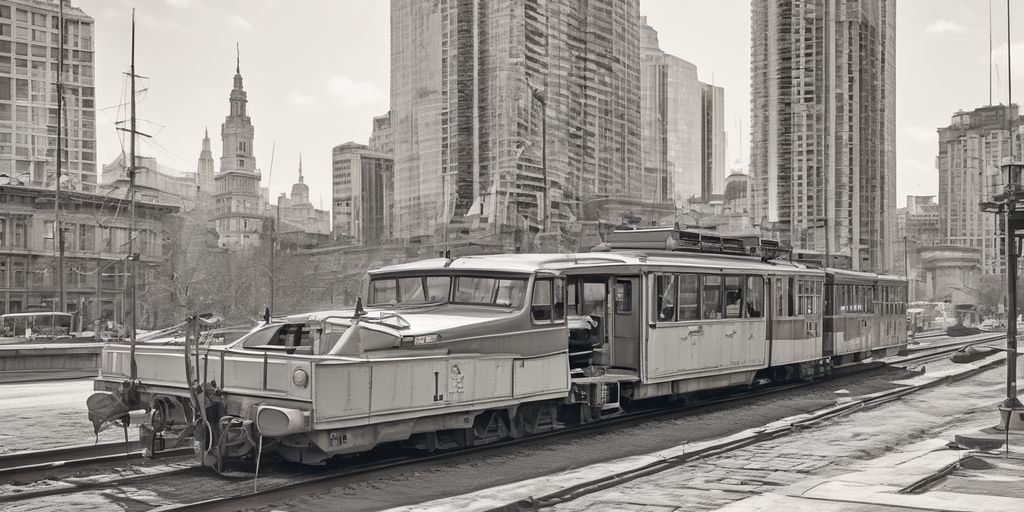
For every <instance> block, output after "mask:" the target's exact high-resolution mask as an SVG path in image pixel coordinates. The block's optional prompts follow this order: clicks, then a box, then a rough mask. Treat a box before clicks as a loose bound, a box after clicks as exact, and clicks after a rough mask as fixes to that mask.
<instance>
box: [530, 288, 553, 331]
mask: <svg viewBox="0 0 1024 512" xmlns="http://www.w3.org/2000/svg"><path fill="white" fill-rule="evenodd" d="M530 314H531V315H533V321H534V322H538V323H549V322H551V280H550V279H538V280H537V281H536V282H534V283H533V300H532V302H531V303H530Z"/></svg>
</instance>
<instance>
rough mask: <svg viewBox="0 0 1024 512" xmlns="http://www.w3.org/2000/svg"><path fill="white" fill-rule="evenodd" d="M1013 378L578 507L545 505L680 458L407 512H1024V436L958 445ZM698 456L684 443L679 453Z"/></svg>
mask: <svg viewBox="0 0 1024 512" xmlns="http://www.w3.org/2000/svg"><path fill="white" fill-rule="evenodd" d="M965 366H969V365H953V364H952V363H948V362H943V363H929V364H928V368H927V371H926V373H925V375H923V376H921V377H919V378H916V379H914V380H919V379H928V378H934V377H935V376H936V375H942V374H947V373H949V372H955V371H959V370H962V369H963V368H964V367H965ZM1004 379H1005V366H1002V365H999V366H996V367H993V368H990V369H988V370H986V371H984V372H982V373H980V374H978V375H975V376H973V377H969V378H967V379H965V380H963V381H958V382H955V383H952V384H948V385H939V386H938V387H934V388H930V389H925V390H922V391H919V392H918V393H915V394H912V395H909V396H907V397H904V398H902V399H900V400H897V401H894V402H891V403H888V404H885V405H881V406H878V407H875V408H872V409H867V410H861V411H857V412H853V413H852V414H849V415H847V416H843V417H839V418H836V419H832V420H829V421H827V422H825V423H821V424H819V425H817V426H814V427H811V428H807V429H805V430H798V431H795V432H793V433H791V434H790V435H788V436H784V437H779V438H775V439H771V440H767V441H763V442H759V443H757V444H752V445H749V446H745V447H743V448H739V449H736V450H732V451H727V452H725V453H722V454H720V455H715V456H710V457H707V458H703V459H699V460H695V461H691V462H686V463H683V464H666V465H665V467H664V468H663V469H659V470H657V471H656V472H648V473H644V474H643V475H642V476H628V477H625V478H621V479H612V484H609V485H608V486H604V487H603V488H601V489H600V490H596V491H594V492H590V493H588V494H583V495H581V496H578V497H577V498H576V499H573V500H571V501H562V502H559V501H557V500H558V499H557V498H556V499H554V500H552V501H547V502H544V501H541V502H534V501H533V499H534V498H538V497H541V496H545V495H550V493H551V492H553V491H552V490H553V489H557V488H562V489H565V488H572V487H573V486H586V485H587V482H588V481H593V480H594V479H595V477H599V476H600V475H601V474H602V473H605V474H614V472H615V471H618V469H617V468H618V467H622V466H629V465H634V466H635V465H637V464H639V463H645V462H644V461H645V460H646V459H651V460H657V459H659V458H660V459H663V460H670V459H671V457H672V456H673V454H672V453H660V452H659V453H654V454H648V455H638V456H636V457H630V458H628V459H623V460H618V461H612V462H608V463H605V464H599V465H595V466H589V467H585V468H578V469H576V470H572V471H568V472H565V473H560V474H556V475H550V476H549V477H546V478H543V479H534V480H530V481H525V482H520V483H519V484H513V485H510V486H503V487H498V488H494V489H485V490H481V491H478V492H475V493H471V494H469V495H462V496H455V497H452V498H448V499H445V500H438V501H435V502H430V503H424V504H421V505H414V506H411V507H403V508H401V509H402V510H412V511H416V510H452V509H455V508H458V509H460V510H463V511H467V512H468V511H472V510H489V509H493V508H495V507H502V506H506V507H507V506H508V505H510V504H511V503H518V506H520V507H522V508H525V509H540V510H553V511H561V512H576V511H638V512H639V511H643V512H670V511H672V512H675V511H680V512H681V511H684V510H685V511H688V512H689V511H704V510H724V511H728V512H753V511H766V512H767V511H772V512H777V511H779V510H786V511H789V512H802V511H808V512H833V511H843V512H861V511H865V512H866V511H882V512H895V511H904V510H922V509H923V510H940V511H986V512H987V511H1003V510H1005V511H1010V510H1012V511H1022V510H1024V435H1022V436H1020V437H1019V438H1018V439H1020V441H1011V458H1008V459H1004V458H1003V457H1002V452H999V453H995V454H988V453H979V452H972V451H967V450H954V449H950V448H948V447H947V444H949V442H950V441H952V439H953V437H954V435H955V434H957V433H960V432H963V431H971V430H977V429H978V428H979V427H985V426H991V425H993V424H995V422H996V421H997V420H998V414H997V412H996V404H997V403H998V402H999V400H1000V397H1001V396H1002V393H1003V389H1004V387H1003V386H1004V382H1005V381H1004ZM844 400H850V398H845V397H842V396H840V395H837V403H841V402H843V401H844ZM697 449H699V447H698V446H695V445H683V446H680V447H678V448H677V449H674V450H668V451H671V452H680V453H682V452H690V453H692V452H693V451H694V450H697ZM631 459H634V460H631ZM640 459H643V460H640ZM947 473H948V474H947ZM944 475H945V476H944ZM599 487H600V486H599ZM513 507H515V506H513Z"/></svg>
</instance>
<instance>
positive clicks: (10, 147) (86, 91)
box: [0, 0, 98, 192]
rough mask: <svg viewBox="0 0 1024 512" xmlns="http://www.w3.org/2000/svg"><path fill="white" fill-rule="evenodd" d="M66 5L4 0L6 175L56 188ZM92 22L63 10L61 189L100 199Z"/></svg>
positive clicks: (0, 171) (1, 161)
mask: <svg viewBox="0 0 1024 512" xmlns="http://www.w3.org/2000/svg"><path fill="white" fill-rule="evenodd" d="M59 42H60V17H59V4H58V3H57V2H55V1H47V0H0V62H2V63H3V65H0V175H4V174H6V175H8V176H11V177H13V178H15V179H17V180H19V181H22V182H27V183H32V184H34V185H39V186H49V187H53V186H54V181H55V178H56V170H57V159H56V156H57V90H56V87H55V86H54V84H55V83H56V82H57V58H58V48H59V46H60V43H59ZM93 53H94V50H93V19H92V18H91V17H89V15H87V14H86V13H85V12H83V11H82V10H81V9H79V8H77V7H72V6H70V5H69V4H68V3H65V4H64V70H63V73H62V75H61V80H62V81H63V84H64V85H63V90H64V111H65V116H64V119H63V123H62V128H63V131H64V140H63V145H64V148H63V161H62V162H61V169H62V170H61V173H62V176H63V177H62V179H61V186H62V188H70V189H74V190H81V191H85V192H95V191H96V184H97V182H98V176H97V165H96V91H95V88H94V80H93V73H94V65H93Z"/></svg>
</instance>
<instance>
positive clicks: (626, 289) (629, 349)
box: [612, 277, 640, 370]
mask: <svg viewBox="0 0 1024 512" xmlns="http://www.w3.org/2000/svg"><path fill="white" fill-rule="evenodd" d="M612 291H613V295H614V296H613V297H612V299H613V304H614V315H615V321H614V322H613V323H614V324H615V325H614V326H613V329H614V338H613V342H612V366H614V367H617V368H628V369H631V370H637V369H639V368H640V278H638V277H618V278H616V279H615V286H614V288H613V289H612Z"/></svg>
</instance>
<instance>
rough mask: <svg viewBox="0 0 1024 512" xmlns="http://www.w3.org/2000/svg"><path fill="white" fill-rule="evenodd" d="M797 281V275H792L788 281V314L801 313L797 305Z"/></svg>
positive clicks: (795, 314)
mask: <svg viewBox="0 0 1024 512" xmlns="http://www.w3.org/2000/svg"><path fill="white" fill-rule="evenodd" d="M796 282H797V281H796V278H795V277H791V278H789V282H788V283H787V288H786V307H787V308H788V309H787V310H786V316H797V315H798V314H800V313H799V310H798V309H797V307H796V306H797V304H796V297H797V287H796Z"/></svg>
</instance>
